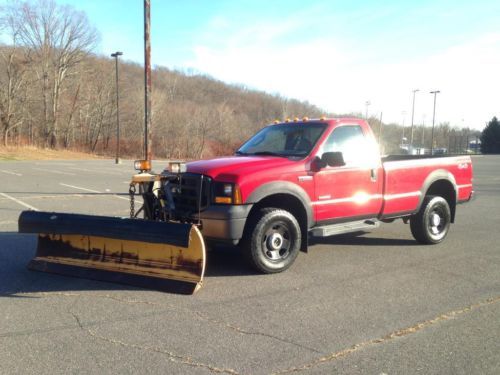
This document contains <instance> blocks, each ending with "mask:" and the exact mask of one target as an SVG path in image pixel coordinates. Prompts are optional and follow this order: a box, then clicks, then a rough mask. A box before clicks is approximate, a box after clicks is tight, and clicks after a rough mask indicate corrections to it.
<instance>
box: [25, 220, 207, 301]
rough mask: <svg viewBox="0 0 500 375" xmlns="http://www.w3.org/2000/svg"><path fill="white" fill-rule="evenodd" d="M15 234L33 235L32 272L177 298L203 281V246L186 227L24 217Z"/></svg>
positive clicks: (198, 236)
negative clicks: (34, 236) (36, 237)
mask: <svg viewBox="0 0 500 375" xmlns="http://www.w3.org/2000/svg"><path fill="white" fill-rule="evenodd" d="M19 232H21V233H38V245H37V250H36V255H35V258H34V259H33V260H31V262H30V263H29V264H28V268H29V269H31V270H36V271H44V272H51V273H57V274H61V275H66V276H74V277H81V278H88V279H95V280H103V281H110V282H116V283H121V284H129V285H135V286H140V287H143V288H148V289H155V290H161V291H167V292H174V293H182V294H192V293H194V292H195V291H196V290H197V289H199V288H200V287H201V284H202V281H203V274H204V272H205V245H204V242H203V237H202V235H201V233H200V231H199V230H198V228H196V227H195V226H193V225H191V224H176V223H164V222H155V221H146V220H139V219H121V218H116V217H107V216H92V215H79V214H66V213H54V212H36V211H24V212H22V213H21V216H20V217H19Z"/></svg>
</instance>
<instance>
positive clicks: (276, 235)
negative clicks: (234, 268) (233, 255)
mask: <svg viewBox="0 0 500 375" xmlns="http://www.w3.org/2000/svg"><path fill="white" fill-rule="evenodd" d="M247 229H248V230H247V235H246V236H245V238H244V239H243V241H244V243H243V249H244V251H245V255H246V257H247V259H248V260H249V262H250V264H251V265H252V266H253V267H254V268H255V269H257V270H258V271H260V272H263V273H278V272H282V271H285V270H286V269H287V268H289V267H290V266H291V265H292V263H293V262H294V261H295V258H297V255H298V254H299V251H300V241H301V232H300V226H299V223H298V222H297V219H295V217H294V216H293V215H292V214H291V213H289V212H288V211H285V210H281V209H278V208H265V209H262V210H260V212H259V213H258V214H257V215H256V216H255V217H254V218H253V220H252V221H251V222H249V227H248V228H247Z"/></svg>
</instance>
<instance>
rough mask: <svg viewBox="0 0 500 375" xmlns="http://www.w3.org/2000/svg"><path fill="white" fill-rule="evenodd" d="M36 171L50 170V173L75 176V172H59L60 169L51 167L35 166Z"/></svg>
mask: <svg viewBox="0 0 500 375" xmlns="http://www.w3.org/2000/svg"><path fill="white" fill-rule="evenodd" d="M36 170H37V171H42V172H50V173H55V174H64V175H67V176H76V173H69V172H61V171H54V170H52V169H44V168H36Z"/></svg>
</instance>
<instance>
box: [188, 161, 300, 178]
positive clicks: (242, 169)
mask: <svg viewBox="0 0 500 375" xmlns="http://www.w3.org/2000/svg"><path fill="white" fill-rule="evenodd" d="M297 164H300V163H297V161H296V160H290V159H287V158H282V157H276V156H228V157H222V158H216V159H210V160H199V161H193V162H190V163H187V171H188V172H190V173H200V174H204V175H207V176H210V177H212V178H214V179H226V180H228V181H236V180H237V179H238V177H239V176H245V177H248V176H250V175H252V174H255V173H258V172H262V171H263V170H266V171H269V169H281V168H282V167H288V168H286V169H289V168H291V166H293V165H297Z"/></svg>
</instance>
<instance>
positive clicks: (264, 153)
mask: <svg viewBox="0 0 500 375" xmlns="http://www.w3.org/2000/svg"><path fill="white" fill-rule="evenodd" d="M251 155H259V156H260V155H262V156H268V155H269V156H281V157H286V156H285V155H283V154H279V153H277V152H272V151H257V152H253V153H252V154H251Z"/></svg>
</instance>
